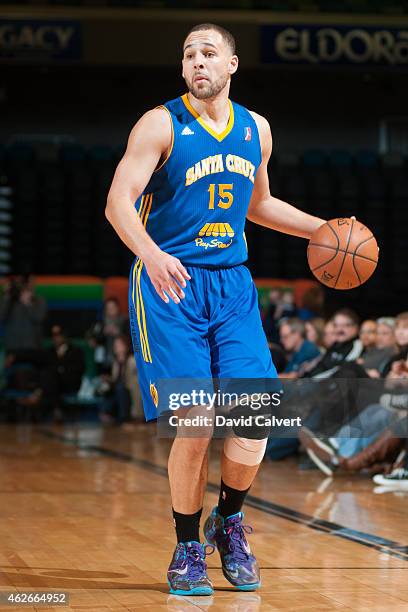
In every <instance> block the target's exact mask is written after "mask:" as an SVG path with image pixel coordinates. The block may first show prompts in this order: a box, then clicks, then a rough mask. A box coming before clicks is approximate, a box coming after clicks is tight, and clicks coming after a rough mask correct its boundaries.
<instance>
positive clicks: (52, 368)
mask: <svg viewBox="0 0 408 612" xmlns="http://www.w3.org/2000/svg"><path fill="white" fill-rule="evenodd" d="M51 336H52V343H53V346H52V347H51V348H50V349H48V350H47V351H45V353H44V358H43V363H42V364H41V365H40V372H39V386H38V387H37V388H36V389H35V390H34V391H33V393H32V394H31V395H30V396H28V397H26V398H23V399H21V400H20V403H22V404H24V405H30V406H36V405H38V404H40V403H41V404H43V405H44V407H45V408H48V409H50V410H51V411H53V412H54V414H55V415H56V416H58V417H59V416H60V415H59V412H60V410H61V406H62V396H63V395H64V394H68V393H77V392H78V391H79V388H80V386H81V382H82V376H83V375H84V373H85V359H84V354H83V352H82V349H80V348H79V347H77V346H75V345H73V344H72V343H71V342H70V341H69V339H68V338H67V335H66V333H65V332H64V330H63V329H62V327H61V325H53V327H52V329H51Z"/></svg>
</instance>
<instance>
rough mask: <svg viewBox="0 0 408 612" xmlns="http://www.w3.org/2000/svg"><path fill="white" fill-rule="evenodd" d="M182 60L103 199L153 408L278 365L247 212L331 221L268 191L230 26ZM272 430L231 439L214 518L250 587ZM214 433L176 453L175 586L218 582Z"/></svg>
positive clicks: (302, 221)
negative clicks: (262, 311) (211, 556)
mask: <svg viewBox="0 0 408 612" xmlns="http://www.w3.org/2000/svg"><path fill="white" fill-rule="evenodd" d="M182 69H183V72H182V76H183V78H184V79H185V82H186V85H187V88H188V93H185V94H184V95H182V96H180V97H178V98H176V99H174V100H171V101H169V102H166V103H165V104H163V105H162V106H159V107H157V108H154V109H152V110H149V111H148V112H146V113H145V114H144V115H143V116H142V117H141V119H140V120H139V121H138V122H137V123H136V125H135V126H134V128H133V129H132V131H131V133H130V136H129V141H128V146H127V150H126V152H125V155H124V157H123V159H122V160H121V162H120V163H119V165H118V167H117V170H116V173H115V176H114V179H113V183H112V186H111V189H110V192H109V196H108V202H107V207H106V216H107V218H108V220H109V221H110V223H111V224H112V226H113V227H114V229H115V230H116V232H117V233H118V235H119V236H120V238H121V239H122V240H123V242H124V243H125V244H126V245H127V246H128V247H129V249H130V250H131V251H132V252H133V253H134V254H135V255H136V259H135V261H134V263H133V265H132V269H131V273H130V290H129V308H130V319H131V328H132V336H133V342H134V349H135V357H136V361H137V366H138V371H139V382H140V384H141V390H142V395H143V403H144V410H145V415H146V419H147V420H150V419H154V418H157V417H158V415H159V414H160V413H161V412H162V411H163V410H164V409H165V405H164V403H163V405H162V403H161V402H162V399H163V398H161V397H159V394H158V390H157V386H156V385H157V381H158V380H159V379H171V378H184V379H185V378H189V377H190V378H191V377H194V378H200V379H211V378H212V377H213V378H216V379H222V378H233V377H239V378H242V379H246V378H250V379H258V378H259V379H275V378H276V377H277V374H276V370H275V367H274V365H273V363H272V360H271V356H270V352H269V349H268V345H267V341H266V338H265V335H264V332H263V330H262V325H261V319H260V315H259V309H258V300H257V291H256V288H255V285H254V283H253V281H252V278H251V276H250V273H249V270H248V268H247V267H246V266H244V265H243V264H244V262H245V261H246V259H247V248H246V241H245V236H244V225H245V219H246V218H248V219H250V220H251V221H253V222H254V223H258V224H259V225H263V226H265V227H269V228H272V229H274V230H278V231H281V232H284V233H287V234H292V235H295V236H300V237H303V238H309V237H310V236H311V234H312V233H313V232H314V231H315V230H316V229H317V228H318V227H319V226H320V225H321V224H322V223H324V221H323V220H322V219H318V218H316V217H313V216H310V215H308V214H306V213H304V212H301V211H300V210H297V209H296V208H294V207H293V206H291V205H289V204H287V203H285V202H283V201H281V200H278V199H277V198H274V197H272V196H271V195H270V192H269V182H268V174H267V165H268V160H269V157H270V155H271V150H272V138H271V132H270V128H269V124H268V122H267V121H266V119H264V117H261V116H260V115H258V114H257V113H255V112H253V111H249V110H247V109H246V108H244V107H243V106H240V105H239V104H237V103H235V102H232V101H231V100H230V99H229V90H230V83H231V77H232V75H233V74H234V73H235V72H236V71H237V69H238V57H237V55H236V53H235V41H234V38H233V36H232V35H231V34H230V33H229V32H228V31H226V30H225V29H223V28H222V27H219V26H217V25H213V24H201V25H198V26H195V27H194V28H193V29H192V30H191V31H190V32H189V34H188V36H187V38H186V40H185V42H184V46H183V59H182ZM135 207H136V211H135ZM137 213H138V214H137ZM271 240H273V236H271ZM167 409H168V406H167ZM266 438H267V435H264V436H263V438H262V439H250V438H245V437H241V438H240V437H229V438H227V439H226V440H225V443H224V451H223V456H222V465H221V490H220V498H219V503H218V506H217V507H215V508H214V510H213V511H212V513H211V515H210V516H209V517H208V519H207V521H206V523H205V528H204V533H205V539H206V541H207V542H208V543H210V544H212V545H214V546H216V547H217V548H218V550H219V553H220V556H221V562H222V569H223V573H224V576H225V577H226V579H227V580H228V581H229V582H230V583H231V584H233V585H234V586H235V587H236V588H238V589H242V590H247V591H251V590H254V589H256V588H258V587H259V585H260V574H259V567H258V564H257V562H256V559H255V557H254V555H253V554H252V552H251V549H250V547H249V545H248V542H247V540H246V537H245V533H248V532H249V531H250V529H249V528H248V526H245V525H243V523H242V520H243V514H242V512H241V508H242V505H243V502H244V499H245V495H246V494H247V492H248V490H249V488H250V486H251V484H252V482H253V480H254V477H255V475H256V473H257V470H258V467H259V464H260V463H261V461H262V458H263V455H264V452H265V447H266V441H267V440H266ZM209 439H210V438H209V437H208V436H202V437H180V436H177V437H176V438H175V440H174V442H173V445H172V448H171V452H170V457H169V462H168V471H169V480H170V489H171V498H172V506H173V517H174V523H175V527H176V533H177V542H178V543H177V546H176V549H175V552H174V555H173V559H172V561H171V564H170V567H169V570H168V574H167V577H168V583H169V586H170V591H171V593H175V594H181V595H192V594H194V595H197V594H202V595H209V594H211V593H212V592H213V588H212V585H211V582H210V580H209V578H208V576H207V571H206V563H205V555H206V549H205V546H204V545H203V544H201V543H200V536H199V522H200V516H201V511H202V506H203V496H204V490H205V486H206V481H207V450H208V444H209Z"/></svg>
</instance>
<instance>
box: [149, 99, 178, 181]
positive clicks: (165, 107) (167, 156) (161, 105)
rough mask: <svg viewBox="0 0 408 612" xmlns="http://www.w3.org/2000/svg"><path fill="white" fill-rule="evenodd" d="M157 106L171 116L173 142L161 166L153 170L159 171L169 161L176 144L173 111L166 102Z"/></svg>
mask: <svg viewBox="0 0 408 612" xmlns="http://www.w3.org/2000/svg"><path fill="white" fill-rule="evenodd" d="M155 108H163V109H164V110H165V111H166V112H167V114H168V116H169V117H170V125H171V142H170V148H169V151H168V153H167V155H166V157H165V158H164V160H163V161H162V162H161V164H160V165H159V166H157V168H155V170H154V171H153V172H158V171H159V170H161V169H162V168H163V166H164V164H165V163H166V162H167V161H168V159H169V157H170V155H171V153H172V151H173V146H174V126H173V118H172V116H171V112H170V111H169V109H168V108H167V106H165V105H164V104H159V106H156V107H155Z"/></svg>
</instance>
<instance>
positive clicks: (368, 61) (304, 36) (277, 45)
mask: <svg viewBox="0 0 408 612" xmlns="http://www.w3.org/2000/svg"><path fill="white" fill-rule="evenodd" d="M261 62H262V63H275V64H282V63H285V64H303V65H305V64H311V65H313V64H338V65H352V64H354V65H362V66H367V65H372V66H375V65H377V66H407V65H408V29H399V28H381V27H378V26H377V27H374V26H336V25H319V26H317V25H264V26H261Z"/></svg>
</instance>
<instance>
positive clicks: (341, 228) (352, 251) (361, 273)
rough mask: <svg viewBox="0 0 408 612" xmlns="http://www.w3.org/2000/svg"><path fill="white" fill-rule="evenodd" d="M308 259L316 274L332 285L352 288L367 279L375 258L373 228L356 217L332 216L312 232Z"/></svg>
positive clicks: (373, 266)
mask: <svg viewBox="0 0 408 612" xmlns="http://www.w3.org/2000/svg"><path fill="white" fill-rule="evenodd" d="M307 260H308V262H309V266H310V269H311V271H312V272H313V274H314V275H315V277H316V278H317V279H318V280H319V281H320V282H321V283H323V285H326V286H327V287H331V288H332V289H353V288H354V287H359V286H360V285H362V284H363V283H365V282H366V280H367V279H369V278H370V276H371V275H372V274H373V272H374V270H375V269H376V267H377V262H378V246H377V241H376V239H375V238H374V236H373V234H372V232H371V231H370V230H369V229H368V227H366V226H365V225H363V224H362V223H360V222H359V221H356V220H355V219H347V218H339V219H331V220H330V221H327V223H324V224H323V225H321V226H320V227H319V228H318V229H317V230H316V231H315V232H314V233H313V235H312V237H311V238H310V241H309V245H308V248H307Z"/></svg>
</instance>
